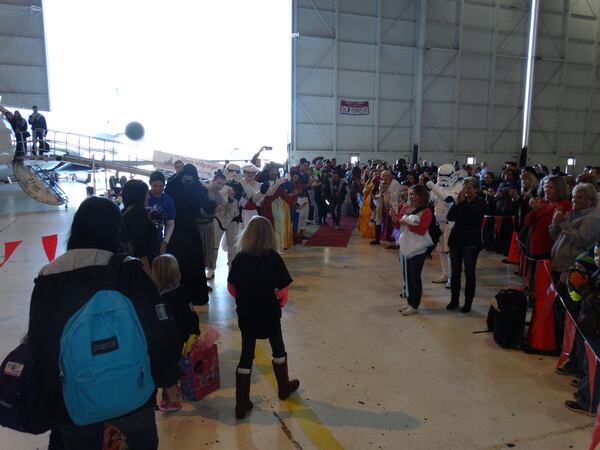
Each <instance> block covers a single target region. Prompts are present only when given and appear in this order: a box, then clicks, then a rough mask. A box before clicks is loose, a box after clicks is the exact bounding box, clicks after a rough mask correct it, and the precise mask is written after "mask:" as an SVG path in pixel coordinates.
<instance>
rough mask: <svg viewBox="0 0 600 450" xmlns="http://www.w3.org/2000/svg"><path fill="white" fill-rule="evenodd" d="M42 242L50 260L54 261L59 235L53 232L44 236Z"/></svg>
mask: <svg viewBox="0 0 600 450" xmlns="http://www.w3.org/2000/svg"><path fill="white" fill-rule="evenodd" d="M42 244H43V245H44V251H45V252H46V257H47V258H48V261H49V262H52V261H53V260H54V258H55V257H56V246H57V245H58V236H57V235H56V234H53V235H51V236H43V237H42Z"/></svg>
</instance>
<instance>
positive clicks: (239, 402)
mask: <svg viewBox="0 0 600 450" xmlns="http://www.w3.org/2000/svg"><path fill="white" fill-rule="evenodd" d="M240 371H243V372H245V371H247V372H248V373H240ZM251 375H252V373H251V371H250V369H241V368H239V367H238V368H237V370H236V372H235V418H236V419H243V418H244V417H246V414H247V413H248V411H250V410H251V409H252V406H253V405H252V402H251V401H250V398H249V397H250V376H251Z"/></svg>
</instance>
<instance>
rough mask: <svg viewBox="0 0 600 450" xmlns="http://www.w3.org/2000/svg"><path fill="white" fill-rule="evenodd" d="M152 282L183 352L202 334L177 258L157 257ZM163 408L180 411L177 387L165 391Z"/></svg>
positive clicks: (168, 410)
mask: <svg viewBox="0 0 600 450" xmlns="http://www.w3.org/2000/svg"><path fill="white" fill-rule="evenodd" d="M152 279H153V281H154V284H155V285H156V287H157V288H158V290H159V292H160V296H161V297H162V299H163V301H164V304H165V307H166V308H167V315H168V316H169V317H170V318H171V317H172V318H173V320H174V322H175V326H176V328H177V333H178V336H177V338H178V341H179V349H180V350H181V349H182V348H183V345H184V344H185V343H186V342H187V340H188V338H189V337H190V335H192V334H197V335H200V325H199V320H198V315H197V314H196V312H195V311H194V309H193V307H192V298H191V296H190V293H189V291H188V290H187V288H186V287H185V286H183V285H182V284H179V281H180V280H181V272H180V270H179V264H178V263H177V259H176V258H175V257H174V256H173V255H169V254H164V255H160V256H158V257H157V258H155V259H154V261H153V262H152ZM178 356H181V355H178ZM160 407H161V409H163V410H164V411H165V412H174V411H178V410H179V409H181V399H180V394H179V391H178V389H177V385H176V384H175V385H173V386H170V387H168V388H166V389H164V390H163V400H162V401H161V402H160Z"/></svg>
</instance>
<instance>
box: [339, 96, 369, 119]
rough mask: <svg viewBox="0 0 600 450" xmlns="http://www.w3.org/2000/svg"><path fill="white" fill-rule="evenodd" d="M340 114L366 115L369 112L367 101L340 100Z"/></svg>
mask: <svg viewBox="0 0 600 450" xmlns="http://www.w3.org/2000/svg"><path fill="white" fill-rule="evenodd" d="M340 114H347V115H350V116H366V115H368V114H369V102H368V101H365V102H351V101H348V100H341V101H340Z"/></svg>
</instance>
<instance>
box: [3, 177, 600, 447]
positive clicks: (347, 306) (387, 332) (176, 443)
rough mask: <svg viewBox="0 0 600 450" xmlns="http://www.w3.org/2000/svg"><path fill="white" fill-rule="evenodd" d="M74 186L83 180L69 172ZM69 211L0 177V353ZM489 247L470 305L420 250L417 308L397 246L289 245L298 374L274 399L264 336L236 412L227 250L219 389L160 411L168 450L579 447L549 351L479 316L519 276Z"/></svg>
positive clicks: (288, 326) (7, 438)
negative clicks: (10, 247)
mask: <svg viewBox="0 0 600 450" xmlns="http://www.w3.org/2000/svg"><path fill="white" fill-rule="evenodd" d="M62 184H63V187H64V188H65V190H67V191H68V193H69V195H70V197H71V198H74V199H75V198H79V199H81V198H83V197H84V192H83V191H84V186H83V185H81V184H77V183H73V184H70V183H62ZM74 212H75V207H74V206H72V207H70V208H69V209H66V210H65V209H64V208H57V207H48V206H44V205H40V204H38V203H36V202H35V201H34V200H32V199H30V198H28V197H27V196H26V195H25V194H23V193H22V192H21V191H20V189H19V188H18V186H16V185H12V186H9V185H2V186H0V252H1V251H2V250H1V249H2V246H1V244H2V243H3V242H4V241H11V240H17V239H23V240H24V242H23V244H21V246H20V247H19V248H18V249H17V251H16V252H15V254H14V255H13V257H12V258H11V260H10V261H9V262H8V263H7V264H6V265H4V267H2V268H1V269H0V293H1V295H0V324H1V325H0V356H2V357H4V355H6V354H7V353H8V352H9V351H10V350H11V349H12V348H14V347H15V346H16V344H17V342H18V340H19V339H20V338H21V337H22V336H23V334H24V333H25V331H26V326H27V316H28V310H29V306H28V305H29V296H30V294H31V290H32V287H33V283H32V282H33V278H34V276H35V274H36V273H37V271H38V270H39V269H40V268H41V267H42V266H43V265H44V264H45V263H46V258H45V255H44V252H43V248H42V245H41V240H40V237H41V236H43V235H48V234H54V233H57V234H58V236H59V251H58V254H60V253H61V252H62V249H64V243H65V242H66V238H67V236H68V229H69V226H70V222H71V219H72V215H73V213H74ZM499 259H500V258H499V257H498V256H497V255H495V254H490V253H486V252H483V253H482V255H481V258H480V262H479V268H478V288H477V298H476V302H475V306H474V309H473V312H472V313H471V314H469V315H463V314H460V313H448V312H447V311H446V309H445V305H446V303H447V302H448V293H449V292H448V291H447V290H446V289H444V288H443V287H440V286H439V285H435V284H432V283H431V282H430V281H431V280H432V279H434V278H436V277H437V276H438V268H439V264H438V261H437V260H436V259H434V260H433V261H428V262H427V263H426V266H425V269H424V273H423V279H424V287H425V290H424V297H423V304H422V308H421V309H420V312H419V314H418V315H416V316H413V317H403V316H402V315H401V314H399V313H398V299H399V298H398V261H397V252H395V251H392V250H384V249H382V248H375V247H373V246H369V245H368V242H367V240H362V239H360V238H359V237H358V236H356V235H355V236H353V238H352V239H351V241H350V244H349V246H348V247H347V248H345V249H340V248H319V247H295V248H294V249H292V250H290V251H289V252H287V253H286V255H285V260H286V263H287V264H288V268H289V270H290V273H291V274H292V276H293V278H294V280H295V282H294V284H293V285H292V288H291V291H290V301H289V303H288V305H287V306H286V307H285V309H284V317H283V329H284V338H285V342H286V346H287V350H288V353H289V365H290V373H291V375H292V376H296V377H298V378H299V379H300V380H301V387H300V390H299V394H298V395H295V396H293V397H292V398H291V399H290V400H288V401H285V402H280V401H279V400H278V399H277V395H276V390H275V385H274V383H275V381H274V378H273V375H272V370H271V367H270V354H269V347H268V343H267V342H260V343H259V345H258V348H257V355H256V356H257V359H256V361H255V368H254V371H253V375H252V381H253V383H252V389H251V397H252V400H253V401H254V405H255V407H254V410H253V411H252V412H251V413H250V415H249V416H248V417H247V419H245V420H244V421H242V422H240V423H236V421H235V419H234V417H233V407H234V402H235V400H234V398H235V392H234V391H235V388H234V370H235V367H236V363H237V359H238V357H239V350H240V336H239V331H238V329H237V322H236V315H235V309H234V302H233V300H232V299H231V297H229V295H228V294H227V292H226V277H227V273H226V271H227V268H226V261H225V260H226V256H225V255H224V254H221V255H220V257H219V267H218V269H217V274H216V278H215V280H214V282H212V284H213V285H214V287H215V290H214V292H213V294H212V295H211V300H210V304H209V305H208V306H204V307H200V308H198V314H199V316H200V320H201V324H202V326H204V327H206V326H208V325H210V326H213V327H215V328H217V329H218V330H219V332H220V333H221V338H220V339H219V341H218V345H219V358H220V368H221V383H222V386H221V389H220V390H218V391H217V392H215V393H213V394H212V395H210V396H209V397H208V398H206V399H204V400H202V401H200V402H196V403H187V404H185V405H184V410H183V411H181V412H179V413H176V414H173V415H170V416H163V415H162V414H160V413H158V414H157V422H158V426H159V434H160V448H161V449H169V450H170V449H198V448H215V449H217V448H219V449H232V448H240V449H261V450H262V449H313V448H321V449H328V450H329V449H336V448H347V449H359V450H362V449H461V450H463V449H502V448H520V449H534V450H535V449H544V450H548V449H584V448H587V446H588V445H589V441H590V437H591V431H592V422H593V420H592V419H591V418H589V417H586V416H582V415H578V414H575V413H572V412H570V411H568V410H567V409H566V408H565V407H564V406H563V403H564V400H566V399H569V398H570V397H571V392H572V391H573V388H571V387H570V386H569V381H570V380H571V379H570V378H568V377H563V376H559V375H556V374H554V372H553V368H554V365H555V358H550V357H543V356H536V355H528V354H525V353H522V352H518V351H510V350H503V349H501V348H499V347H498V346H497V345H495V343H494V342H493V340H492V338H491V335H490V334H489V333H481V334H473V332H474V331H478V330H483V329H485V316H486V314H487V309H488V306H489V301H490V298H491V297H492V296H493V294H494V293H495V292H497V291H498V290H499V289H500V288H501V287H505V286H508V285H516V284H517V282H518V280H517V279H516V278H515V277H514V276H512V275H511V274H512V271H513V270H514V268H513V266H505V265H502V264H500V263H499ZM46 443H47V437H46V436H29V435H24V434H20V433H17V432H14V431H11V430H7V429H4V428H2V429H0V448H2V449H9V448H10V449H14V450H17V449H34V448H45V446H46Z"/></svg>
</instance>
